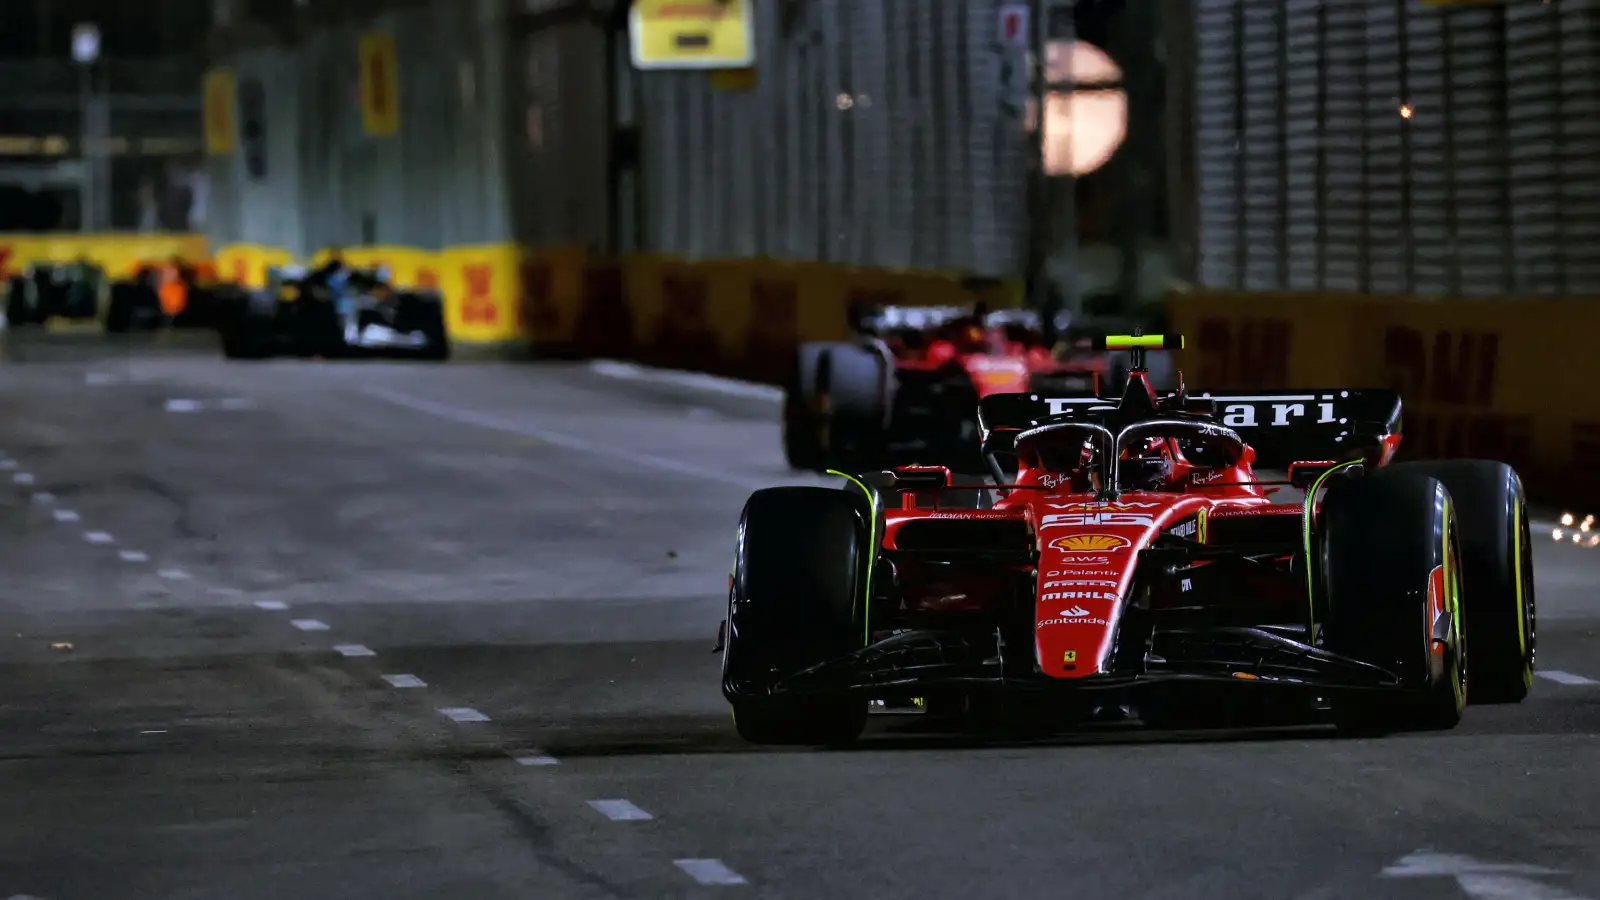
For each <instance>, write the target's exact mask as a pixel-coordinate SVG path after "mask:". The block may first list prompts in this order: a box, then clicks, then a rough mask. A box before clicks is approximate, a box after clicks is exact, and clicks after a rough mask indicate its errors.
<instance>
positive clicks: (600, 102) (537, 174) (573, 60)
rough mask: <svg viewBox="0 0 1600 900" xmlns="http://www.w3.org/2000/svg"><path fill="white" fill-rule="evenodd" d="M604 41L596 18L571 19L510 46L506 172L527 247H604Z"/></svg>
mask: <svg viewBox="0 0 1600 900" xmlns="http://www.w3.org/2000/svg"><path fill="white" fill-rule="evenodd" d="M606 41H607V34H606V29H605V27H604V24H603V23H602V22H601V21H599V20H598V18H594V19H591V18H571V19H567V20H564V21H557V22H554V23H552V24H550V25H547V26H544V27H541V28H538V29H535V30H533V31H530V32H528V33H527V34H524V35H521V36H519V37H517V38H516V39H515V40H514V42H513V44H512V47H513V53H512V56H511V59H510V61H509V62H508V64H507V66H506V77H507V79H508V84H509V87H508V94H509V96H511V97H512V98H514V99H513V102H512V103H511V104H510V106H511V118H512V125H511V139H510V143H509V148H510V165H509V167H508V170H507V171H508V175H509V177H510V179H511V180H510V182H509V187H510V190H511V193H512V194H513V195H514V196H515V197H517V198H518V201H517V202H516V203H515V204H514V208H513V210H512V215H513V221H514V224H515V227H516V233H517V236H518V237H519V238H520V239H521V240H522V241H524V242H526V243H529V244H533V245H546V246H548V245H555V244H581V245H584V246H588V247H592V248H594V249H597V250H603V249H606V246H605V245H606V239H607V227H608V216H609V210H608V204H607V196H608V194H607V190H608V188H607V171H608V168H607V167H608V165H609V156H608V153H609V144H610V140H611V134H612V126H611V118H610V111H609V105H608V104H609V98H608V88H609V84H608V80H607V72H606Z"/></svg>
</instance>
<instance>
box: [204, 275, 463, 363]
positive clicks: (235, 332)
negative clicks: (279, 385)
mask: <svg viewBox="0 0 1600 900" xmlns="http://www.w3.org/2000/svg"><path fill="white" fill-rule="evenodd" d="M221 332H222V351H223V354H224V355H226V356H227V357H229V358H230V359H262V358H265V357H269V356H276V355H279V354H291V355H296V356H302V357H313V356H320V357H325V358H330V359H333V358H340V357H350V356H362V355H387V356H404V357H414V358H421V359H434V360H443V359H447V358H449V356H450V341H449V338H448V336H447V334H446V332H445V319H444V301H443V299H442V298H441V297H440V296H439V295H438V294H437V293H424V292H418V291H406V290H400V289H398V288H396V287H395V286H394V285H393V284H392V283H391V282H390V281H389V279H388V277H387V274H386V273H385V272H383V271H382V270H364V269H350V268H347V267H346V266H344V265H343V263H341V262H339V261H338V260H337V259H336V260H334V261H332V262H329V263H328V264H326V265H323V266H321V267H319V268H317V269H313V270H307V269H304V268H301V267H298V266H292V267H284V268H279V269H274V270H272V271H271V272H269V273H268V286H267V289H266V290H264V291H256V292H252V293H250V294H248V295H246V296H245V297H243V298H242V299H241V300H240V302H239V303H238V305H237V306H236V307H235V310H234V313H233V314H232V315H231V316H229V317H228V319H227V321H226V322H224V324H223V325H222V326H221Z"/></svg>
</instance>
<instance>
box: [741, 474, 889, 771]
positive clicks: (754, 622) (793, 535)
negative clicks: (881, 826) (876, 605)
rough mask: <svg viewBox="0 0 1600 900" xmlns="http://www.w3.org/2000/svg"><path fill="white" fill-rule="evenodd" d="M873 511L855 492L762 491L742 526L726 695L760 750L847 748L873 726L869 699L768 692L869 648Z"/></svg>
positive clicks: (748, 505) (743, 733) (745, 732)
mask: <svg viewBox="0 0 1600 900" xmlns="http://www.w3.org/2000/svg"><path fill="white" fill-rule="evenodd" d="M869 528H870V523H869V521H868V520H867V509H866V505H865V503H864V502H862V500H861V499H860V498H858V497H857V496H856V495H853V494H851V493H849V492H846V491H841V490H834V489H830V488H813V487H783V488H768V489H766V490H761V491H757V492H755V493H754V494H752V495H751V496H750V500H749V501H748V502H747V503H746V504H745V508H744V515H743V516H742V517H741V518H740V522H739V546H738V553H737V557H736V562H735V566H734V573H733V585H732V589H731V590H730V592H729V609H728V634H727V646H726V648H725V649H724V651H723V660H722V663H723V669H722V689H723V694H724V696H726V697H727V698H728V700H729V701H730V702H731V703H732V705H733V718H734V725H735V727H736V728H737V729H738V731H739V734H740V736H741V737H743V738H744V739H745V740H748V741H751V742H753V743H758V744H812V745H817V744H822V745H831V744H840V743H847V742H849V741H852V740H855V739H856V738H857V737H859V736H860V734H861V730H862V728H864V727H865V725H866V716H867V706H866V701H865V699H864V698H860V697H856V696H853V695H850V694H840V695H838V696H815V695H807V696H805V697H803V698H789V697H785V696H783V695H782V694H781V693H779V694H776V695H774V694H771V693H769V689H770V688H771V687H772V686H773V685H774V684H776V683H777V682H778V681H779V680H781V679H782V678H784V677H785V676H787V675H791V674H794V673H795V672H798V671H800V670H802V669H805V668H807V667H809V666H812V665H815V664H817V663H819V662H823V661H825V660H828V659H831V658H834V657H837V656H840V655H843V654H846V653H849V652H851V651H853V650H856V649H859V648H860V647H861V646H862V642H863V634H862V630H861V625H860V623H862V622H863V619H862V616H863V615H864V610H863V609H861V604H863V603H865V600H866V591H865V579H866V578H867V568H868V566H867V562H868V558H869V554H870V553H871V548H870V540H871V539H870V537H869Z"/></svg>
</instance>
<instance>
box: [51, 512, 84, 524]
mask: <svg viewBox="0 0 1600 900" xmlns="http://www.w3.org/2000/svg"><path fill="white" fill-rule="evenodd" d="M50 515H52V516H55V519H56V521H57V522H76V521H78V511H77V510H75V509H58V510H54V511H52V512H51V513H50Z"/></svg>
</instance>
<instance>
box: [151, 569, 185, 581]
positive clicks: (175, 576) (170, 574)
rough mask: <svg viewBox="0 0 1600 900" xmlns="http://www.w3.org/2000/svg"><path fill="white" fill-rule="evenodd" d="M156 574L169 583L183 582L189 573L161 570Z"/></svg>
mask: <svg viewBox="0 0 1600 900" xmlns="http://www.w3.org/2000/svg"><path fill="white" fill-rule="evenodd" d="M156 574H157V575H160V576H161V577H162V578H166V579H168V580H170V581H184V580H186V579H187V578H188V577H189V573H188V572H185V571H184V570H182V569H162V570H161V571H159V572H157V573H156Z"/></svg>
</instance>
